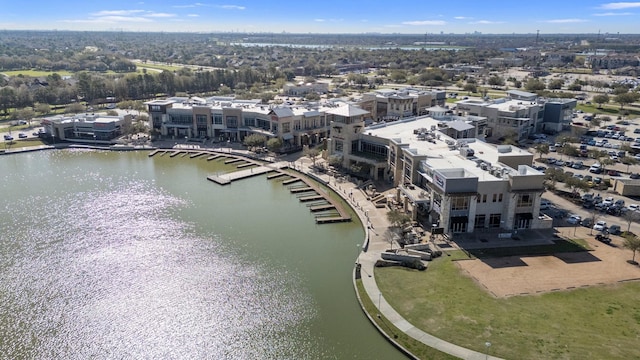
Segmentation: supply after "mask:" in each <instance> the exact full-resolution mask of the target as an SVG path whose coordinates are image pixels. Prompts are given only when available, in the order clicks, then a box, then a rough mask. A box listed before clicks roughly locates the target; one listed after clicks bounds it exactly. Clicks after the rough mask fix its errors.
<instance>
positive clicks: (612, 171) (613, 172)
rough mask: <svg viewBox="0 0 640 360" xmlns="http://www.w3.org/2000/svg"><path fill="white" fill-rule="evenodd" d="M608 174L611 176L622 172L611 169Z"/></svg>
mask: <svg viewBox="0 0 640 360" xmlns="http://www.w3.org/2000/svg"><path fill="white" fill-rule="evenodd" d="M607 174H608V175H609V176H620V172H618V171H617V170H609V171H608V172H607Z"/></svg>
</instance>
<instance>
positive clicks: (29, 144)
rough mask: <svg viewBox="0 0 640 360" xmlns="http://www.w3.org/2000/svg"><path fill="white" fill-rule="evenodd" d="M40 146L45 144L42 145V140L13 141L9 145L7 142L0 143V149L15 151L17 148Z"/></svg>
mask: <svg viewBox="0 0 640 360" xmlns="http://www.w3.org/2000/svg"><path fill="white" fill-rule="evenodd" d="M40 145H46V144H45V143H43V142H42V140H40V139H26V140H13V141H11V144H9V142H8V141H2V142H0V149H17V148H23V147H33V146H40Z"/></svg>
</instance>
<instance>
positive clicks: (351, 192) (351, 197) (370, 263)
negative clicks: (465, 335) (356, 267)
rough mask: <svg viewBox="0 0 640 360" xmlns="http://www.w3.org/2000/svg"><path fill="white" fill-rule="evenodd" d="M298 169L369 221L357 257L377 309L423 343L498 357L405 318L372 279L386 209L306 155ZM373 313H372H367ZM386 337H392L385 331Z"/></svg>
mask: <svg viewBox="0 0 640 360" xmlns="http://www.w3.org/2000/svg"><path fill="white" fill-rule="evenodd" d="M298 164H299V165H300V166H299V167H297V168H298V169H299V170H300V171H301V172H304V173H306V174H313V176H314V177H316V178H319V179H321V180H322V181H324V182H325V183H326V184H327V185H328V186H329V187H330V188H332V189H333V190H334V191H336V192H337V193H339V194H340V195H341V196H342V197H343V198H344V199H345V201H347V202H348V203H349V204H350V205H351V207H352V208H353V209H354V210H355V212H356V214H357V215H358V217H359V218H360V220H361V222H362V224H364V225H365V226H366V225H368V224H370V225H371V226H370V229H369V228H365V231H367V234H366V236H365V237H366V238H368V240H369V241H368V243H367V244H363V246H362V249H363V250H362V252H361V253H360V255H359V257H358V261H359V263H360V264H361V270H360V271H361V274H362V283H363V285H364V288H365V291H366V292H367V295H368V296H369V298H370V299H371V301H372V302H373V303H374V305H375V306H376V307H377V308H378V311H379V312H380V314H381V315H382V316H384V317H385V319H387V320H388V321H390V322H391V323H392V324H393V325H394V326H395V327H397V328H398V329H400V330H401V331H403V332H405V333H406V334H408V335H409V336H411V337H412V338H414V339H416V340H418V341H420V342H422V343H424V344H425V345H427V346H429V347H432V348H434V349H437V350H440V351H442V352H445V353H447V354H450V355H453V356H456V357H458V358H461V359H470V360H484V359H494V360H497V359H500V358H497V357H493V356H488V355H487V354H484V353H480V352H477V351H473V350H470V349H466V348H463V347H461V346H458V345H455V344H452V343H449V342H447V341H444V340H442V339H439V338H437V337H435V336H432V335H430V334H428V333H426V332H424V331H422V330H420V329H418V328H416V327H415V326H413V325H411V323H409V322H408V321H407V320H405V319H404V318H403V317H402V316H401V315H400V314H398V312H397V311H395V310H394V309H393V307H391V305H389V303H388V302H387V300H386V299H385V298H384V296H382V293H381V291H380V289H379V288H378V284H377V283H376V279H375V273H374V269H375V263H376V261H377V260H378V259H381V255H380V254H381V253H382V252H383V251H385V250H386V249H388V248H389V247H390V244H389V242H388V241H387V240H386V239H385V237H384V233H385V231H386V230H387V228H388V227H389V221H388V220H387V209H386V208H377V207H375V206H374V205H373V203H372V202H371V201H369V200H367V198H366V195H365V194H364V193H363V192H362V191H361V190H359V189H358V188H357V185H356V184H355V183H353V182H336V180H335V178H333V177H331V176H329V175H327V174H326V173H323V174H318V173H314V172H313V171H312V170H311V169H310V166H311V165H312V163H311V160H309V159H306V158H300V159H299V160H297V161H296V165H298ZM370 315H371V316H375V314H370ZM384 335H385V336H386V337H387V338H389V340H391V338H390V337H389V336H388V335H387V334H384Z"/></svg>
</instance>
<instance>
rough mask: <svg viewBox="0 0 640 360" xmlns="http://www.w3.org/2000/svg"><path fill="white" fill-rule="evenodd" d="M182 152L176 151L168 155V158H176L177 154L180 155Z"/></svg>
mask: <svg viewBox="0 0 640 360" xmlns="http://www.w3.org/2000/svg"><path fill="white" fill-rule="evenodd" d="M181 152H182V151H180V150H178V151H174V152H172V153H171V155H169V157H176V156H178V154H180V153H181Z"/></svg>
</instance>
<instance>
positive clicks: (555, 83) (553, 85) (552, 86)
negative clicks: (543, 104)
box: [548, 79, 564, 90]
mask: <svg viewBox="0 0 640 360" xmlns="http://www.w3.org/2000/svg"><path fill="white" fill-rule="evenodd" d="M562 85H564V80H562V79H554V80H551V81H550V82H549V86H548V87H549V90H558V89H561V88H562Z"/></svg>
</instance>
